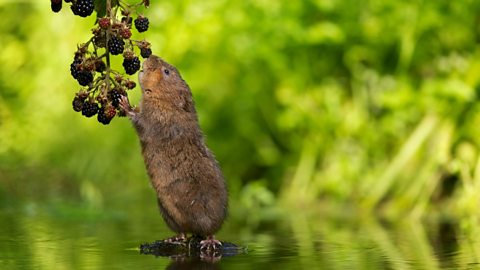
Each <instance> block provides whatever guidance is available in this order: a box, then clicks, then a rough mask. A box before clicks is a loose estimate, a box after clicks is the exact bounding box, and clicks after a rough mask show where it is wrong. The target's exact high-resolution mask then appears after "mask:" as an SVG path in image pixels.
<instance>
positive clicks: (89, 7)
mask: <svg viewBox="0 0 480 270" xmlns="http://www.w3.org/2000/svg"><path fill="white" fill-rule="evenodd" d="M70 8H71V9H72V12H73V14H75V15H78V16H80V17H87V16H90V14H92V12H93V10H94V9H95V6H94V5H93V0H77V1H76V2H73V3H72V6H71V7H70Z"/></svg>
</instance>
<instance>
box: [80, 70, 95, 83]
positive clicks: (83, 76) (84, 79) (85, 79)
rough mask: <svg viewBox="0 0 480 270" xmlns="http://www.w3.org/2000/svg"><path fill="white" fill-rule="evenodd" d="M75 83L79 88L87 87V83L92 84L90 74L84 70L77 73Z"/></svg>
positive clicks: (91, 75)
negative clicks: (76, 82)
mask: <svg viewBox="0 0 480 270" xmlns="http://www.w3.org/2000/svg"><path fill="white" fill-rule="evenodd" d="M77 81H78V84H80V85H81V86H87V85H88V84H89V83H91V82H93V74H92V72H90V71H86V70H82V71H80V72H78V75H77Z"/></svg>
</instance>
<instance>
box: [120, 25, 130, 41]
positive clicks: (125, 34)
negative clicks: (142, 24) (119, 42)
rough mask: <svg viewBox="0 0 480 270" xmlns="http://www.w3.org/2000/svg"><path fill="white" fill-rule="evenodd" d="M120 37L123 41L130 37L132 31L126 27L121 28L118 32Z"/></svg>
mask: <svg viewBox="0 0 480 270" xmlns="http://www.w3.org/2000/svg"><path fill="white" fill-rule="evenodd" d="M120 36H122V38H124V39H129V38H130V37H131V36H132V31H130V29H128V28H126V27H125V28H122V30H120Z"/></svg>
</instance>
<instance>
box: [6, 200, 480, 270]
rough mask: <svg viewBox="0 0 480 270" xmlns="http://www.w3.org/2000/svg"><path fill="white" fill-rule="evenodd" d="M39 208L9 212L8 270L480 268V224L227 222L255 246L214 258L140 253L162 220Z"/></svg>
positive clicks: (240, 240) (303, 219)
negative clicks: (238, 224)
mask: <svg viewBox="0 0 480 270" xmlns="http://www.w3.org/2000/svg"><path fill="white" fill-rule="evenodd" d="M31 208H32V209H30V208H29V206H28V205H27V206H25V207H22V208H21V209H20V210H19V209H16V208H9V209H3V211H2V212H1V214H0V217H1V220H0V225H1V227H0V269H269V270H272V269H477V268H480V265H479V264H478V262H479V258H480V236H479V235H480V234H478V233H477V232H478V231H479V230H478V226H477V225H476V224H475V222H460V223H458V222H451V221H449V222H445V221H444V222H438V221H432V222H420V221H419V220H414V219H410V218H405V219H402V220H399V221H398V222H390V223H388V222H380V221H378V220H375V219H374V218H371V217H368V218H365V217H355V218H329V217H326V216H320V215H303V214H300V213H292V214H291V215H289V218H288V219H283V220H279V221H278V222H269V223H268V224H265V225H262V226H257V227H256V228H254V229H252V228H242V227H236V226H234V225H232V224H231V222H227V224H226V225H225V228H224V229H223V230H222V232H221V233H220V234H219V235H218V237H219V238H221V239H222V240H225V241H229V242H234V243H236V244H238V245H242V246H244V247H246V248H247V250H248V251H247V252H245V253H242V254H238V255H236V256H229V257H222V258H221V259H220V260H218V261H217V262H214V263H212V262H205V261H201V260H200V259H189V258H175V259H173V258H168V257H156V256H153V255H144V254H140V252H139V248H138V247H139V245H140V244H141V243H144V242H149V241H150V242H151V241H154V240H157V239H160V238H161V237H166V236H169V235H170V232H169V231H168V230H166V229H165V227H164V225H163V222H162V221H161V219H160V218H159V217H150V216H142V215H138V213H136V214H135V215H129V214H122V212H121V211H120V212H119V213H117V214H109V215H105V214H103V213H102V212H99V211H83V210H82V211H79V212H76V213H75V212H74V211H73V210H71V209H67V210H65V211H63V212H62V211H58V210H56V211H53V212H49V211H45V210H41V211H39V210H38V209H35V207H31ZM72 212H74V213H73V214H72ZM132 216H134V217H135V218H131V217H132Z"/></svg>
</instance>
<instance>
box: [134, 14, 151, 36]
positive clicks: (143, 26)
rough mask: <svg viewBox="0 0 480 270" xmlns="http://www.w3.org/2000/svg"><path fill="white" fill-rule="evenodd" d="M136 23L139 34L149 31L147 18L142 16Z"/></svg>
mask: <svg viewBox="0 0 480 270" xmlns="http://www.w3.org/2000/svg"><path fill="white" fill-rule="evenodd" d="M134 23H135V28H137V31H138V32H140V33H142V32H145V31H147V30H148V24H149V22H148V18H147V17H143V16H140V17H138V18H136V19H135V21H134Z"/></svg>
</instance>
